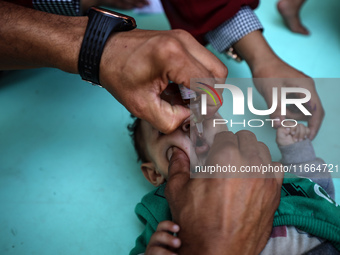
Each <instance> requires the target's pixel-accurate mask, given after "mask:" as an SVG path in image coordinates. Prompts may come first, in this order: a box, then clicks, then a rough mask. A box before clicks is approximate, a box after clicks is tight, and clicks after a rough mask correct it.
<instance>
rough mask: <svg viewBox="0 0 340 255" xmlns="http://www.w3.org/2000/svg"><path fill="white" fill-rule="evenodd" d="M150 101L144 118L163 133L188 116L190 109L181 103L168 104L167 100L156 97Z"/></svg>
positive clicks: (178, 124) (172, 128) (172, 129)
mask: <svg viewBox="0 0 340 255" xmlns="http://www.w3.org/2000/svg"><path fill="white" fill-rule="evenodd" d="M156 100H157V101H158V102H157V101H153V102H150V104H149V105H148V109H147V110H146V111H145V114H148V115H147V116H145V119H146V120H147V121H148V122H150V123H151V125H152V126H153V127H155V128H156V129H158V130H159V131H161V132H162V133H164V134H169V133H171V132H173V131H174V130H175V129H177V128H178V127H179V126H180V125H181V124H182V123H183V122H184V120H186V119H187V118H188V117H190V109H188V108H187V107H185V106H182V105H170V104H169V103H168V102H166V101H164V100H161V99H156Z"/></svg>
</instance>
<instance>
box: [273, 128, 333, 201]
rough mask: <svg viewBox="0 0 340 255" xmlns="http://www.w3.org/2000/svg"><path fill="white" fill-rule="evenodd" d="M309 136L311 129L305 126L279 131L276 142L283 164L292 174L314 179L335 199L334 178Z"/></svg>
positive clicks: (279, 129)
mask: <svg viewBox="0 0 340 255" xmlns="http://www.w3.org/2000/svg"><path fill="white" fill-rule="evenodd" d="M286 123H287V124H288V122H286ZM309 134H310V130H309V128H308V127H306V126H305V125H303V124H297V126H295V127H291V128H286V127H279V128H278V129H277V133H276V142H277V144H278V146H279V149H280V151H281V154H282V160H281V163H282V164H283V165H284V166H287V169H290V172H291V173H293V174H295V175H297V176H300V177H306V178H310V179H312V181H313V182H315V183H317V184H319V185H320V186H321V187H322V188H323V189H324V190H326V192H327V193H328V194H329V195H330V196H331V197H332V198H333V199H334V185H333V181H332V176H331V174H330V172H329V171H328V168H327V167H326V164H325V162H324V161H323V160H322V159H320V158H317V157H316V155H315V152H314V148H313V145H312V143H311V141H310V140H309V139H308V138H307V137H308V135H309Z"/></svg>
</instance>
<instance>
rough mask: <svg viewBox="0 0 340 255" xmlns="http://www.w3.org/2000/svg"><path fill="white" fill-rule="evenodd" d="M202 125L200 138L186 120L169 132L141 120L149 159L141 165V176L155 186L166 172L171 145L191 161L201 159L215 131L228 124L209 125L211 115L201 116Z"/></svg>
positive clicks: (203, 157)
mask: <svg viewBox="0 0 340 255" xmlns="http://www.w3.org/2000/svg"><path fill="white" fill-rule="evenodd" d="M214 118H221V116H220V115H219V114H216V115H215V116H214ZM203 126H204V133H203V138H200V137H198V136H197V131H196V127H190V122H187V123H184V124H183V125H182V126H181V127H179V128H178V129H176V130H175V131H174V132H173V133H171V134H168V135H165V134H162V133H160V132H159V131H158V130H156V129H154V128H153V127H152V126H151V125H150V124H149V123H148V122H146V121H144V120H142V121H141V129H142V132H141V133H142V140H143V144H144V148H145V149H146V155H147V157H148V158H149V160H150V162H147V163H143V164H142V166H141V168H142V171H143V174H144V176H145V177H146V178H147V179H148V180H149V181H150V182H151V183H152V184H154V185H155V186H158V185H160V184H161V183H163V182H164V181H165V179H166V178H167V176H168V167H169V160H170V158H171V155H172V148H173V147H177V148H179V149H181V150H182V151H184V152H185V153H186V154H187V155H188V157H189V158H190V163H191V165H197V164H202V163H204V162H205V159H206V157H207V154H208V152H209V149H210V146H211V145H212V143H213V141H214V137H215V134H216V133H219V132H222V131H227V130H228V128H227V126H226V125H216V127H213V118H212V119H209V120H205V121H204V122H203ZM190 133H191V138H192V140H191V139H190Z"/></svg>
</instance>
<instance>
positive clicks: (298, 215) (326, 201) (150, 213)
mask: <svg viewBox="0 0 340 255" xmlns="http://www.w3.org/2000/svg"><path fill="white" fill-rule="evenodd" d="M164 188H165V184H163V185H161V186H160V187H158V188H157V189H155V190H153V191H151V192H150V193H148V194H147V195H145V196H144V197H143V199H142V201H141V202H140V203H138V204H137V206H136V208H135V212H136V214H137V217H138V218H139V220H140V221H141V222H142V223H143V224H144V225H145V229H144V231H143V232H142V234H141V235H140V236H139V237H138V238H137V240H136V245H135V247H134V248H133V249H132V250H131V252H130V255H136V254H140V253H144V252H145V250H146V246H147V244H148V242H149V240H150V238H151V235H152V234H153V233H154V232H155V231H156V229H157V226H158V223H159V222H161V221H165V220H172V217H171V212H170V208H169V205H168V202H167V200H166V199H165V196H164ZM288 225H292V226H295V227H297V228H299V229H301V230H303V231H305V232H307V233H309V234H312V235H314V236H317V237H320V238H323V239H325V240H328V241H329V242H330V243H331V244H333V246H334V247H335V248H336V249H337V250H339V251H340V207H339V205H337V204H336V203H335V202H334V201H333V200H332V199H331V198H330V197H329V196H328V195H327V193H326V192H325V191H324V190H323V189H322V188H321V187H320V186H319V185H318V184H316V183H314V182H312V181H311V180H310V179H307V178H299V177H296V176H295V175H292V174H286V175H285V179H284V180H283V185H282V188H281V201H280V205H279V208H278V209H277V211H276V212H275V215H274V222H273V227H276V226H288Z"/></svg>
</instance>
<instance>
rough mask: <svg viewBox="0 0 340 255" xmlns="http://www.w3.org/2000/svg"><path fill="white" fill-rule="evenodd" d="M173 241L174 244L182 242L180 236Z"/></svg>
mask: <svg viewBox="0 0 340 255" xmlns="http://www.w3.org/2000/svg"><path fill="white" fill-rule="evenodd" d="M172 243H173V244H174V245H176V246H179V245H180V243H181V241H180V240H179V239H178V238H176V239H174V240H173V241H172Z"/></svg>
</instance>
